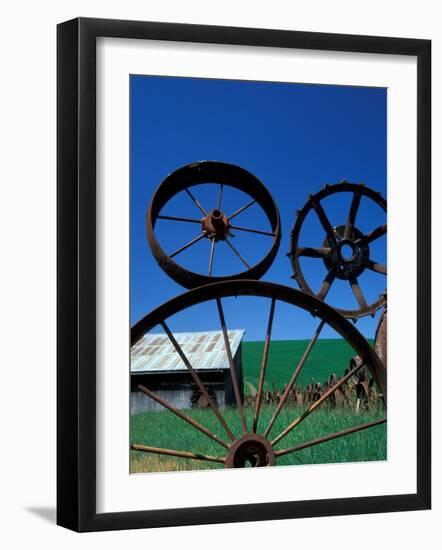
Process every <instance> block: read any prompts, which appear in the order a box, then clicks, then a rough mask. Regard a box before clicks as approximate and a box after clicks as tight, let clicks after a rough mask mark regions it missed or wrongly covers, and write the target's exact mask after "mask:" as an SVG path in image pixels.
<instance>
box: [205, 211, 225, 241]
mask: <svg viewBox="0 0 442 550" xmlns="http://www.w3.org/2000/svg"><path fill="white" fill-rule="evenodd" d="M201 223H202V226H203V231H204V233H205V234H206V237H208V238H209V239H215V241H224V240H225V239H226V238H227V237H228V236H229V232H230V223H229V220H228V218H227V216H226V215H225V214H224V212H222V211H221V210H219V209H218V208H214V209H213V210H212V211H211V212H209V213H208V214H207V216H205V217H204V218H203V219H202V222H201Z"/></svg>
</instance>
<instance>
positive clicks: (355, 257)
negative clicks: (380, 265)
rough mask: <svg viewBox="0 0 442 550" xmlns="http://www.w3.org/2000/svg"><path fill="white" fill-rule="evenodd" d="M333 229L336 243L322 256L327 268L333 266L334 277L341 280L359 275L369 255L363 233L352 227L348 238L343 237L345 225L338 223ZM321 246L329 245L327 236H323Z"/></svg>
mask: <svg viewBox="0 0 442 550" xmlns="http://www.w3.org/2000/svg"><path fill="white" fill-rule="evenodd" d="M333 231H334V234H335V238H336V244H335V245H334V246H333V247H332V252H331V254H330V255H329V256H327V257H325V258H324V264H325V266H326V268H327V270H330V269H332V268H334V269H335V271H336V277H337V278H338V279H342V280H349V279H352V278H355V277H359V275H361V273H362V272H363V271H364V270H365V267H366V265H367V262H368V259H369V257H370V250H369V247H368V244H367V243H365V242H364V240H363V236H364V235H363V233H362V232H361V231H360V230H359V229H357V228H356V227H353V229H352V231H351V235H350V238H347V239H344V231H345V225H338V226H337V227H335V228H334V229H333ZM323 246H324V247H329V246H330V242H329V239H328V237H326V238H325V240H324V244H323Z"/></svg>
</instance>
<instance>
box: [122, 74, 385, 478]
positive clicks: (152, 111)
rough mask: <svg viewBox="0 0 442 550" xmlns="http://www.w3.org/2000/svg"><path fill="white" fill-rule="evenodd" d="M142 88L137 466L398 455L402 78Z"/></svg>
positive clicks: (165, 83)
mask: <svg viewBox="0 0 442 550" xmlns="http://www.w3.org/2000/svg"><path fill="white" fill-rule="evenodd" d="M128 86H129V98H130V128H129V137H130V140H129V141H130V143H129V155H130V190H129V193H130V243H129V248H130V327H128V329H129V330H130V349H128V354H130V372H129V373H128V374H129V376H130V399H129V403H130V410H128V411H127V414H128V419H127V420H128V422H129V423H130V430H129V434H130V441H129V442H127V443H128V452H129V453H130V461H129V462H130V474H151V473H154V472H155V473H156V472H182V471H192V470H203V469H204V470H206V469H214V468H245V467H267V466H269V467H274V466H286V467H292V468H296V467H300V466H304V467H309V466H312V467H313V466H314V465H317V464H336V463H356V462H368V461H386V460H388V453H387V447H388V438H387V434H388V430H387V426H388V424H387V408H386V407H387V374H386V373H387V189H388V188H387V186H388V182H387V162H388V159H387V118H388V117H387V114H388V113H387V103H388V102H387V99H388V89H387V88H384V87H363V86H343V85H324V84H316V83H314V82H313V83H309V82H299V83H293V82H274V81H248V80H233V79H232V80H228V79H216V78H193V77H175V76H173V75H171V76H157V75H149V74H131V75H129V82H128ZM177 475H181V474H177Z"/></svg>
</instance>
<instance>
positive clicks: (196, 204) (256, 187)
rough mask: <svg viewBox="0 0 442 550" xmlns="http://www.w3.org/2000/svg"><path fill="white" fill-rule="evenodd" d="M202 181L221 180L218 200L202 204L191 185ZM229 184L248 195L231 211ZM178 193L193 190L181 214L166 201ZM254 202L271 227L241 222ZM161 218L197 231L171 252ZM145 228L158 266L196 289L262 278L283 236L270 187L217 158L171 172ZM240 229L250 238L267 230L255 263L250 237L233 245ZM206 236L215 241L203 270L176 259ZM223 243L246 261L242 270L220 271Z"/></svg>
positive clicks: (156, 195) (240, 262)
mask: <svg viewBox="0 0 442 550" xmlns="http://www.w3.org/2000/svg"><path fill="white" fill-rule="evenodd" d="M201 184H218V191H217V197H216V198H215V197H213V198H212V200H213V204H209V205H207V204H204V205H203V204H202V203H201V201H200V200H198V198H197V196H196V195H195V190H193V189H192V190H191V188H192V187H194V186H197V185H201ZM227 187H232V188H235V189H236V190H239V191H241V192H242V193H243V194H244V195H245V196H244V197H243V199H244V201H245V202H244V203H241V204H238V205H237V207H235V208H232V209H231V210H229V211H228V212H227V211H226V206H225V205H224V202H223V193H224V191H225V189H226V188H227ZM179 193H186V194H187V195H188V199H189V201H188V202H189V208H190V210H189V211H187V210H186V211H185V212H183V213H182V214H181V213H179V214H177V215H175V214H174V215H168V214H167V210H168V208H167V205H168V204H169V203H170V201H171V200H172V199H174V198H175V197H176V195H178V194H179ZM192 203H193V205H192ZM253 205H257V206H258V207H259V208H260V210H259V211H258V212H259V214H260V215H261V217H264V218H265V219H266V220H267V222H268V229H267V230H263V229H260V228H257V227H244V226H243V224H242V223H241V214H242V213H243V212H245V211H246V210H248V209H249V208H250V207H251V206H253ZM209 207H210V208H209ZM195 213H196V215H195ZM198 214H199V216H198ZM262 215H263V216H262ZM258 217H260V216H258ZM255 218H256V217H254V220H255V221H256V219H255ZM158 220H167V223H170V224H175V227H176V228H177V229H176V230H177V232H179V229H180V226H183V224H184V225H187V226H188V225H189V224H193V225H194V226H195V236H194V237H193V238H192V239H191V240H190V241H188V242H183V244H182V246H180V247H179V248H177V249H175V250H170V251H169V252H166V251H165V250H163V248H162V247H161V245H160V242H159V238H158V237H157V235H156V225H157V222H158ZM146 232H147V240H148V242H149V246H150V248H151V250H152V253H153V255H154V257H155V259H156V260H157V262H158V264H159V266H160V267H161V268H162V269H163V270H164V271H165V272H166V273H167V275H169V276H170V277H171V278H172V279H173V280H174V281H176V282H177V283H178V284H180V285H182V286H184V287H185V288H195V287H197V286H201V285H204V284H207V283H215V282H219V281H224V280H227V279H259V278H260V277H262V276H263V275H264V273H265V272H266V271H267V270H268V269H269V267H270V266H271V264H272V262H273V260H274V259H275V256H276V253H277V252H278V248H279V243H280V241H281V227H280V219H279V212H278V208H277V206H276V204H275V201H274V200H273V198H272V196H271V194H270V193H269V191H268V190H267V189H266V187H265V186H264V185H263V184H262V183H261V181H260V180H259V179H258V178H256V177H255V176H254V175H253V174H251V173H250V172H248V171H247V170H245V169H244V168H241V167H240V166H235V165H233V164H227V163H224V162H215V161H201V162H195V163H192V164H188V165H187V166H183V167H182V168H179V169H178V170H175V171H174V172H172V173H171V174H169V175H168V176H167V178H166V179H165V180H164V181H163V182H162V183H161V184H160V186H159V187H158V189H157V190H156V191H155V193H154V195H153V197H152V200H151V202H150V205H149V208H148V210H147V216H146ZM238 234H241V235H242V236H243V237H246V236H247V235H248V236H249V240H250V236H251V235H262V238H263V243H264V244H265V245H267V246H265V247H264V250H266V253H265V254H264V255H263V256H262V257H261V259H260V260H259V261H258V262H256V263H255V264H254V265H251V263H252V262H250V259H249V258H248V257H247V246H248V245H247V241H245V242H244V243H242V248H241V250H239V249H238V248H237V245H236V244H233V242H232V238H231V237H232V236H234V235H238ZM204 239H205V240H207V241H208V242H209V244H210V246H208V248H207V258H204V259H203V260H204V264H203V266H204V270H205V271H204V272H201V273H200V272H196V271H191V270H188V269H186V268H185V267H184V266H183V265H180V263H178V262H177V261H176V260H175V258H177V256H178V255H180V254H181V253H182V252H184V251H185V250H189V249H191V247H193V246H194V245H196V243H198V242H200V241H202V240H204ZM266 239H267V240H266ZM218 245H223V246H225V247H226V248H228V249H230V253H231V254H232V255H233V257H236V259H237V262H238V265H242V270H241V271H238V272H237V273H229V274H224V275H222V276H220V275H219V274H218V275H217V274H216V272H217V265H216V264H217V262H216V249H217V246H218ZM244 268H245V269H244ZM218 271H219V270H218Z"/></svg>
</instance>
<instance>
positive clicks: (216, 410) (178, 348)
mask: <svg viewBox="0 0 442 550" xmlns="http://www.w3.org/2000/svg"><path fill="white" fill-rule="evenodd" d="M161 326H162V327H163V329H164V332H165V333H166V334H167V336H168V337H169V340H170V341H171V342H172V345H173V347H174V348H175V350H176V352H177V353H178V355H179V356H180V357H181V360H182V361H183V363H184V364H185V365H186V367H187V370H188V371H189V372H190V375H191V376H192V378H193V381H194V382H195V384H196V385H197V386H198V389H199V390H200V392H201V393H202V394H203V395H204V397H205V398H206V400H207V402H208V403H209V406H210V408H211V409H212V411H213V412H214V413H215V416H216V417H217V418H218V420H219V421H220V422H221V425H222V427H223V428H224V430H225V432H226V434H227V435H228V436H229V438H230V439H231V440H232V441H234V440H235V436H234V435H233V433H232V431H231V429H230V428H229V426H228V425H227V423H226V421H225V419H224V417H223V415H222V414H221V411H220V410H219V407H218V405H217V403H216V402H215V401H214V400H213V399H212V398H211V397H210V395H209V392H208V391H207V388H206V387H205V385H204V384H203V382H202V380H201V378H200V377H199V375H198V374H197V372H196V371H195V369H194V368H193V367H192V365H191V364H190V361H189V359H188V358H187V356H186V354H185V353H184V351H183V348H182V347H181V346H180V345H179V343H178V342H177V340H176V338H175V336H174V335H173V334H172V332H171V330H170V329H169V327H168V326H167V324H166V322H165V321H163V322H162V323H161Z"/></svg>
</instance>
